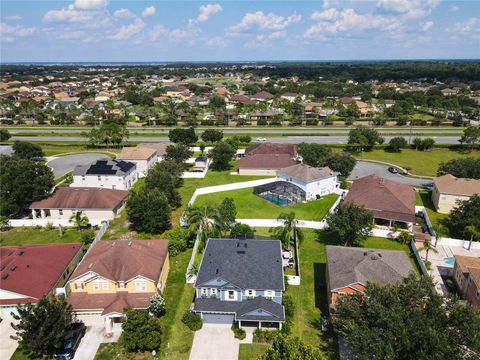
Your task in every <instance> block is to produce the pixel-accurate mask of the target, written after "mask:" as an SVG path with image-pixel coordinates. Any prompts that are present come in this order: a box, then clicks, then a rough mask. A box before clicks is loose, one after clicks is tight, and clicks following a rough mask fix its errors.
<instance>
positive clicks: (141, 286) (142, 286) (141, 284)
mask: <svg viewBox="0 0 480 360" xmlns="http://www.w3.org/2000/svg"><path fill="white" fill-rule="evenodd" d="M135 290H137V291H147V283H146V282H145V281H136V282H135Z"/></svg>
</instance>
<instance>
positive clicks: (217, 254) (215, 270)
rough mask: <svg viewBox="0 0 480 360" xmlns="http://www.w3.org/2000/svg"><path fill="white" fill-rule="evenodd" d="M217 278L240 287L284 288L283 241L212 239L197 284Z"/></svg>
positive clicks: (260, 288) (257, 288)
mask: <svg viewBox="0 0 480 360" xmlns="http://www.w3.org/2000/svg"><path fill="white" fill-rule="evenodd" d="M218 278H221V279H223V280H225V281H226V282H227V284H226V285H229V284H232V285H234V286H236V287H238V288H241V289H255V290H265V289H267V290H276V291H283V290H284V284H283V268H282V256H281V246H280V240H234V239H209V240H208V243H207V247H206V248H205V251H204V255H203V259H202V263H201V265H200V270H199V272H198V275H197V281H196V283H195V286H201V285H202V284H204V283H206V282H209V281H212V280H215V279H218ZM226 285H223V286H222V287H225V286H226Z"/></svg>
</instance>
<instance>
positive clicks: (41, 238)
mask: <svg viewBox="0 0 480 360" xmlns="http://www.w3.org/2000/svg"><path fill="white" fill-rule="evenodd" d="M76 242H81V238H80V233H79V232H78V231H77V230H75V229H69V228H64V229H63V236H62V237H60V231H59V229H52V230H46V229H45V228H41V229H37V228H34V227H16V228H12V229H10V230H8V231H2V232H0V246H21V245H39V244H67V243H76Z"/></svg>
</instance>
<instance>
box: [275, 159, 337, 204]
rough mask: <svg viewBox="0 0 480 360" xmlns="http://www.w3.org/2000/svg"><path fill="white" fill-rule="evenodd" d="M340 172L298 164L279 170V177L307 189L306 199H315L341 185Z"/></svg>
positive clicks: (280, 179)
mask: <svg viewBox="0 0 480 360" xmlns="http://www.w3.org/2000/svg"><path fill="white" fill-rule="evenodd" d="M338 174H339V173H337V172H335V171H333V170H331V169H330V168H328V167H323V168H315V167H312V166H309V165H305V164H296V165H292V166H289V167H286V168H283V169H280V170H278V171H277V179H278V180H279V181H286V182H289V183H292V184H294V185H296V186H297V187H299V188H300V189H302V190H303V191H305V198H306V200H315V199H319V198H321V197H322V196H325V195H328V194H331V193H333V192H334V191H335V189H336V188H338V187H339V186H340V183H339V182H338Z"/></svg>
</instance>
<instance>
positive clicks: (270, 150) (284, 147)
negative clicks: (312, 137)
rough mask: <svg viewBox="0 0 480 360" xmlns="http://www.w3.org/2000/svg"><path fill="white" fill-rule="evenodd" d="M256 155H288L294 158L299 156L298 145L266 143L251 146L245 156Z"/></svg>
mask: <svg viewBox="0 0 480 360" xmlns="http://www.w3.org/2000/svg"><path fill="white" fill-rule="evenodd" d="M256 154H288V155H290V157H292V158H293V157H295V156H296V155H297V145H293V144H275V143H270V142H266V143H261V144H255V145H252V146H249V147H248V148H247V149H246V150H245V155H256Z"/></svg>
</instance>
